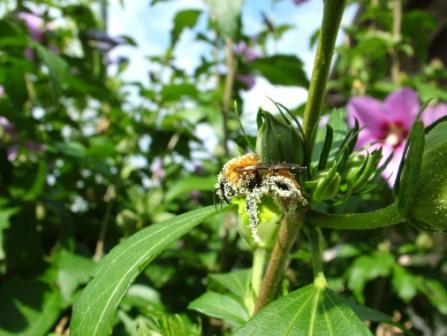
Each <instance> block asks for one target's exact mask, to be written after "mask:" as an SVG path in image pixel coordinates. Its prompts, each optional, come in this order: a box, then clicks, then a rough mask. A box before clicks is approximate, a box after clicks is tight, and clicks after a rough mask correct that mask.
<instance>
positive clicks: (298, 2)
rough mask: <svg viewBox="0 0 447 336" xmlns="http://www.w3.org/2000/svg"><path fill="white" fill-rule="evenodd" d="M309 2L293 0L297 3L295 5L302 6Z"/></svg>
mask: <svg viewBox="0 0 447 336" xmlns="http://www.w3.org/2000/svg"><path fill="white" fill-rule="evenodd" d="M306 1H307V0H293V2H294V3H295V5H297V6H298V5H301V4H303V3H305V2H306Z"/></svg>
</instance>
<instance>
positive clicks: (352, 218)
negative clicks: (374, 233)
mask: <svg viewBox="0 0 447 336" xmlns="http://www.w3.org/2000/svg"><path fill="white" fill-rule="evenodd" d="M404 220H405V219H404V218H403V217H402V216H401V214H400V213H399V210H398V208H397V205H396V204H395V203H394V204H392V205H390V206H388V207H386V208H383V209H379V210H376V211H370V212H365V213H359V214H346V215H334V214H328V213H324V212H319V211H315V210H310V211H309V212H308V216H307V218H306V221H308V222H309V223H310V224H311V225H314V226H318V227H323V228H332V229H340V230H371V229H377V228H380V227H384V226H390V225H394V224H399V223H401V222H403V221H404Z"/></svg>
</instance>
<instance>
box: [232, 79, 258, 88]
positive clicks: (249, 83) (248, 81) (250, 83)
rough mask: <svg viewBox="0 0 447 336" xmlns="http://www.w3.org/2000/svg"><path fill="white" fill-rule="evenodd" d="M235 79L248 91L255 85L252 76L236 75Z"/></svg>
mask: <svg viewBox="0 0 447 336" xmlns="http://www.w3.org/2000/svg"><path fill="white" fill-rule="evenodd" d="M236 79H237V80H238V81H239V82H241V83H243V84H244V85H245V87H246V88H247V89H248V90H250V89H251V88H252V87H253V86H254V85H255V84H256V77H255V76H253V75H236Z"/></svg>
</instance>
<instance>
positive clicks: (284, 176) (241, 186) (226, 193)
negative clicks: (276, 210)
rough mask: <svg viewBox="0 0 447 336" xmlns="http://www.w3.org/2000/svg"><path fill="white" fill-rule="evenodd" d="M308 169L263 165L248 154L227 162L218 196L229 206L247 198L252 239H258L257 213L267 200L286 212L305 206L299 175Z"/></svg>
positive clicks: (220, 174)
mask: <svg viewBox="0 0 447 336" xmlns="http://www.w3.org/2000/svg"><path fill="white" fill-rule="evenodd" d="M305 169H306V168H305V167H303V166H300V165H298V164H292V163H272V164H271V163H263V162H260V160H259V157H258V156H257V155H256V154H253V153H249V154H245V155H242V156H238V157H235V158H233V159H231V160H230V161H228V162H227V163H226V164H225V165H224V166H223V168H222V170H221V172H220V173H219V175H218V182H217V184H216V193H217V195H218V196H219V198H220V199H221V200H222V201H225V202H227V203H230V202H231V200H232V199H233V198H234V197H242V198H245V204H246V208H247V212H248V215H249V219H250V226H251V229H252V235H253V238H254V239H255V240H259V237H258V235H257V229H256V228H257V226H258V222H259V219H258V209H259V205H260V204H261V202H262V199H263V198H264V197H265V196H270V197H272V198H273V199H274V200H275V201H276V203H277V204H278V206H279V207H280V208H282V209H283V210H284V211H292V210H293V209H294V208H295V207H296V205H297V204H302V205H306V204H307V202H306V200H305V199H304V197H303V196H302V193H301V187H300V185H299V184H298V182H297V181H296V179H295V173H296V172H302V171H304V170H305Z"/></svg>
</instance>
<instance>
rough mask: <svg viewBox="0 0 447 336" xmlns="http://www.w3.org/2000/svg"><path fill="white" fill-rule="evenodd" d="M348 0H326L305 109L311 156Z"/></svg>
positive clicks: (305, 127) (309, 153)
mask: <svg viewBox="0 0 447 336" xmlns="http://www.w3.org/2000/svg"><path fill="white" fill-rule="evenodd" d="M345 4H346V0H326V1H324V12H323V22H322V25H321V30H320V35H319V39H318V47H317V53H316V55H315V61H314V67H313V71H312V78H311V80H310V85H309V97H308V100H307V104H306V109H305V110H304V127H303V130H304V134H305V136H306V152H307V154H308V155H307V157H308V158H310V157H311V156H310V155H311V154H312V147H313V142H314V138H315V129H316V128H317V126H318V120H319V117H320V111H321V106H322V104H323V99H324V94H325V91H326V82H327V79H328V76H329V70H330V66H331V60H332V54H333V52H334V46H335V40H336V38H337V33H338V28H339V26H340V22H341V18H342V15H343V10H344V8H345Z"/></svg>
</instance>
